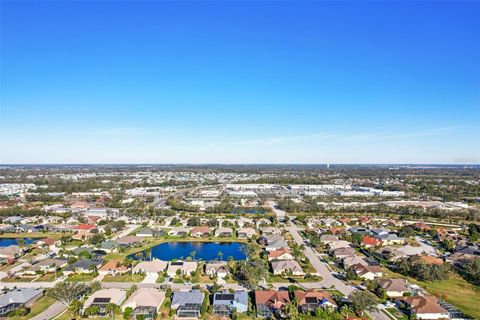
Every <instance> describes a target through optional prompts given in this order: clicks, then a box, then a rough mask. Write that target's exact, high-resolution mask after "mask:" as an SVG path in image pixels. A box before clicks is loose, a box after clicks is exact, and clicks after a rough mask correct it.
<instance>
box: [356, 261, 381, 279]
mask: <svg viewBox="0 0 480 320" xmlns="http://www.w3.org/2000/svg"><path fill="white" fill-rule="evenodd" d="M351 268H352V269H353V271H355V273H356V274H357V276H359V277H360V278H362V279H367V280H373V279H376V278H379V277H381V276H382V274H383V273H382V268H381V267H380V266H370V265H362V264H360V263H357V264H354V265H353V266H352V267H351Z"/></svg>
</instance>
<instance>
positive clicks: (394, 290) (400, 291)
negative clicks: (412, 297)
mask: <svg viewBox="0 0 480 320" xmlns="http://www.w3.org/2000/svg"><path fill="white" fill-rule="evenodd" d="M378 285H379V286H380V287H381V288H382V289H384V290H385V293H386V295H387V296H389V297H391V298H396V297H403V295H404V294H405V293H407V292H410V289H409V288H408V286H407V281H406V280H405V279H391V278H386V279H380V280H378Z"/></svg>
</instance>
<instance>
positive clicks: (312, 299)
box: [305, 297, 317, 303]
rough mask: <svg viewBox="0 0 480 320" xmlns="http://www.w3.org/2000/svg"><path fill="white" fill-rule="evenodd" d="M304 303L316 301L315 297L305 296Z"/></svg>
mask: <svg viewBox="0 0 480 320" xmlns="http://www.w3.org/2000/svg"><path fill="white" fill-rule="evenodd" d="M305 302H306V303H317V298H315V297H306V298H305Z"/></svg>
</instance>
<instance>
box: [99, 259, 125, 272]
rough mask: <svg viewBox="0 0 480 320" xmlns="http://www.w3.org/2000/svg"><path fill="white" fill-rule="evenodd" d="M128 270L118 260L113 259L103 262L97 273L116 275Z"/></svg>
mask: <svg viewBox="0 0 480 320" xmlns="http://www.w3.org/2000/svg"><path fill="white" fill-rule="evenodd" d="M128 271H130V268H129V267H127V266H125V265H123V264H122V262H121V261H120V260H117V259H113V260H110V261H108V262H107V263H105V264H104V265H103V266H102V267H101V268H100V269H98V273H99V274H102V275H110V276H116V275H119V274H124V273H127V272H128Z"/></svg>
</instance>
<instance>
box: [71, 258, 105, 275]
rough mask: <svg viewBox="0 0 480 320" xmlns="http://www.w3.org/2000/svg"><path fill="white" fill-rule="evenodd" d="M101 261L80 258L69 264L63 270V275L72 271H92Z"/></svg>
mask: <svg viewBox="0 0 480 320" xmlns="http://www.w3.org/2000/svg"><path fill="white" fill-rule="evenodd" d="M102 263H103V260H102V259H90V260H86V259H80V260H77V261H75V262H74V263H72V264H71V265H69V266H68V267H66V268H65V270H63V273H64V274H65V275H69V274H72V273H92V272H93V271H94V270H96V269H97V268H98V267H99V266H101V265H102Z"/></svg>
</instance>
